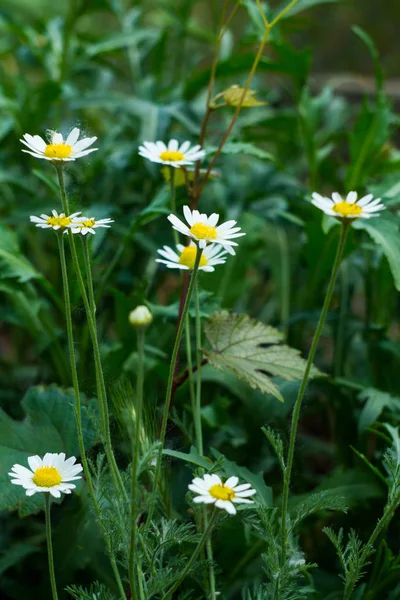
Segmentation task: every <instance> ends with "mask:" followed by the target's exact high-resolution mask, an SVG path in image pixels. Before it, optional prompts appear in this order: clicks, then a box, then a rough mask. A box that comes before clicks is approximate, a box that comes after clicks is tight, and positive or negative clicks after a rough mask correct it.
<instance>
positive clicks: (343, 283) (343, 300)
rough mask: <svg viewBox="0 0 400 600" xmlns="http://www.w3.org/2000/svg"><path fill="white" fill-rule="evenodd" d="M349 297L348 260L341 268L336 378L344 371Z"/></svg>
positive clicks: (335, 364)
mask: <svg viewBox="0 0 400 600" xmlns="http://www.w3.org/2000/svg"><path fill="white" fill-rule="evenodd" d="M348 297H349V269H348V266H347V264H346V262H343V263H342V266H341V268H340V309H339V322H338V327H337V335H336V344H335V354H334V370H333V372H334V374H335V378H337V377H340V375H341V373H342V364H343V352H344V349H345V337H346V315H347V303H348Z"/></svg>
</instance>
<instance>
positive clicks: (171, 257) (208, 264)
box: [156, 242, 227, 273]
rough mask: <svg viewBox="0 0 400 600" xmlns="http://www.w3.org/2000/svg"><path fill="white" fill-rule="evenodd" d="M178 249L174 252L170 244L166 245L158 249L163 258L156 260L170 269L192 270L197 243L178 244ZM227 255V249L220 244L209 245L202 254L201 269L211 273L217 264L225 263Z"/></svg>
mask: <svg viewBox="0 0 400 600" xmlns="http://www.w3.org/2000/svg"><path fill="white" fill-rule="evenodd" d="M176 249H177V250H178V253H176V252H174V250H172V248H170V247H169V246H164V247H163V248H162V249H160V250H157V252H158V254H160V255H161V256H162V257H163V258H156V262H159V263H164V264H165V265H167V267H168V268H169V269H183V270H185V271H187V270H192V269H193V268H194V264H195V262H196V254H197V246H196V244H194V243H193V242H191V243H190V246H183V245H182V244H177V246H176ZM226 255H227V252H226V250H224V249H222V248H221V247H220V246H218V244H211V245H210V246H207V247H206V248H204V251H203V252H202V254H201V258H200V265H199V270H200V271H207V272H208V273H211V272H212V271H214V270H215V269H214V267H215V265H223V264H225V262H226ZM164 259H166V260H164Z"/></svg>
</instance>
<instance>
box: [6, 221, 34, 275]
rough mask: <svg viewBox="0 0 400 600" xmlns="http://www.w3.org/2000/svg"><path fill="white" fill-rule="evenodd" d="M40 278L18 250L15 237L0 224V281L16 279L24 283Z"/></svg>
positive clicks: (12, 232)
mask: <svg viewBox="0 0 400 600" xmlns="http://www.w3.org/2000/svg"><path fill="white" fill-rule="evenodd" d="M38 277H41V275H40V273H38V272H37V271H36V269H35V268H34V267H33V265H31V264H30V262H28V261H27V260H26V258H25V257H24V256H23V254H22V253H21V251H20V249H19V245H18V240H17V236H16V234H15V233H14V231H12V230H11V229H8V228H7V227H6V226H5V225H1V224H0V279H8V278H10V279H17V280H18V281H19V282H21V283H24V282H26V281H29V280H30V279H35V278H38Z"/></svg>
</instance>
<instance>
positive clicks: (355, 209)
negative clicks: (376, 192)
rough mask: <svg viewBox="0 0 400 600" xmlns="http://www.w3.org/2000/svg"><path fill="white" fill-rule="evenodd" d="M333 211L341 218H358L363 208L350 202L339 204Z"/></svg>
mask: <svg viewBox="0 0 400 600" xmlns="http://www.w3.org/2000/svg"><path fill="white" fill-rule="evenodd" d="M332 210H333V211H334V212H336V213H338V215H340V216H341V217H348V216H352V217H353V216H356V215H359V214H361V213H362V207H361V206H358V204H349V203H348V202H345V201H344V200H343V202H338V203H337V204H335V206H333V207H332Z"/></svg>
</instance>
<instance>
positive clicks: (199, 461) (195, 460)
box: [163, 446, 213, 471]
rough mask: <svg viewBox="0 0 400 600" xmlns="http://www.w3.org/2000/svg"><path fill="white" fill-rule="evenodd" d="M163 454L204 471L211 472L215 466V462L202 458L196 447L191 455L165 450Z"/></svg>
mask: <svg viewBox="0 0 400 600" xmlns="http://www.w3.org/2000/svg"><path fill="white" fill-rule="evenodd" d="M163 454H165V455H166V456H172V458H177V459H178V460H183V461H184V462H186V463H191V464H193V465H196V466H198V467H202V468H203V469H207V471H209V470H210V469H211V467H212V466H213V462H212V461H211V460H210V459H208V458H204V457H203V456H200V454H199V453H198V452H197V450H196V448H195V447H194V446H191V448H190V452H189V454H187V453H186V452H177V451H175V450H163Z"/></svg>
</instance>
